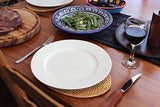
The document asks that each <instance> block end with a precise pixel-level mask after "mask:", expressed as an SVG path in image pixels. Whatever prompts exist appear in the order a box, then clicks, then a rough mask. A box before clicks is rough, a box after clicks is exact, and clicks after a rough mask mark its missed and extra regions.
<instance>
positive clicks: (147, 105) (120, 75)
mask: <svg viewBox="0 0 160 107" xmlns="http://www.w3.org/2000/svg"><path fill="white" fill-rule="evenodd" d="M126 1H127V6H126V7H125V8H124V9H123V10H122V12H121V13H125V14H129V15H132V16H141V17H145V18H148V19H149V20H151V18H152V14H153V11H154V10H156V9H159V6H160V2H159V0H126ZM25 5H26V3H25V2H24V1H23V2H20V3H17V4H16V5H14V6H18V7H25ZM69 5H86V4H85V2H84V0H74V1H73V2H72V3H71V4H69ZM54 12H55V11H52V12H47V14H48V15H49V16H39V17H40V20H41V30H40V32H39V33H38V34H37V35H36V36H35V37H33V38H32V39H31V40H29V41H27V42H25V43H22V44H20V45H16V46H13V47H7V48H2V51H3V53H4V54H5V56H6V58H7V60H8V62H9V63H10V65H11V66H12V67H13V68H14V69H16V70H18V71H19V72H21V73H22V74H23V75H25V76H26V77H27V78H29V79H30V80H31V81H32V82H34V83H35V84H36V85H37V86H38V87H40V88H41V89H42V90H44V91H45V92H46V93H47V94H49V95H50V96H51V97H53V98H55V99H56V100H58V101H60V102H65V103H66V104H68V105H71V106H74V107H94V106H96V105H98V104H100V103H102V102H104V101H105V99H106V98H107V97H108V96H109V95H110V94H111V93H112V92H113V91H114V90H116V89H120V88H121V86H122V85H123V84H124V83H125V82H126V81H127V80H128V79H130V78H131V77H132V76H133V75H135V74H138V73H142V76H141V78H140V79H139V80H138V81H137V82H136V83H135V84H134V85H133V86H132V88H130V89H129V90H128V91H127V92H126V93H125V94H124V95H123V97H122V99H121V100H120V101H119V103H118V104H117V107H128V106H129V107H158V106H159V105H160V101H159V99H160V83H159V81H160V66H158V65H155V64H153V63H150V62H148V61H146V60H142V59H139V58H138V60H139V61H140V67H139V68H137V69H127V68H125V67H123V66H122V64H121V61H122V59H123V58H124V57H125V56H128V54H126V53H124V52H122V51H119V50H116V49H113V48H111V47H108V46H105V45H102V44H99V43H97V42H94V41H91V40H88V39H86V38H84V37H80V36H76V35H74V34H69V33H65V32H62V31H60V30H59V29H57V28H55V27H54V26H53V25H52V23H51V16H52V14H53V13H54ZM51 34H53V35H55V36H56V39H55V41H58V40H64V39H80V40H86V41H90V42H92V43H95V44H97V45H99V46H100V47H102V48H103V49H104V50H105V51H106V52H108V53H109V55H110V57H111V60H112V69H111V72H110V75H111V78H112V85H111V89H110V90H109V91H108V92H107V93H105V94H104V95H101V96H98V97H94V98H86V99H80V98H73V97H69V96H65V95H63V94H60V93H57V92H55V91H52V90H50V89H49V88H47V87H46V86H45V85H42V83H40V82H39V81H38V80H37V79H36V78H35V77H34V76H33V74H32V72H31V68H30V62H31V59H32V56H31V57H29V58H28V59H26V60H25V61H23V62H22V63H20V64H15V63H14V62H15V61H16V60H17V59H19V58H21V57H22V56H24V55H26V54H27V53H28V52H30V51H31V50H33V49H34V48H36V47H37V46H39V45H41V44H42V43H43V42H44V41H45V40H46V39H47V38H48V37H49V36H50V35H51Z"/></svg>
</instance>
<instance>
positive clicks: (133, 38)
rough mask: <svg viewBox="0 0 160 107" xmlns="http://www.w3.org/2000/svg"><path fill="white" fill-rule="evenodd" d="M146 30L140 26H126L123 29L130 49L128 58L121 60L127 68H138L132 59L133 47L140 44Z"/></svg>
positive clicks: (136, 62) (137, 64)
mask: <svg viewBox="0 0 160 107" xmlns="http://www.w3.org/2000/svg"><path fill="white" fill-rule="evenodd" d="M146 35H147V32H146V30H145V29H144V28H142V27H141V26H133V25H131V26H128V27H127V28H126V29H125V33H124V36H125V37H126V38H127V39H128V41H129V43H130V44H131V47H132V50H131V53H130V56H129V58H127V59H125V60H123V62H122V64H123V66H125V67H127V68H138V66H139V63H138V61H136V60H135V59H134V53H135V47H136V46H138V45H139V44H141V43H142V42H143V40H144V38H145V37H146Z"/></svg>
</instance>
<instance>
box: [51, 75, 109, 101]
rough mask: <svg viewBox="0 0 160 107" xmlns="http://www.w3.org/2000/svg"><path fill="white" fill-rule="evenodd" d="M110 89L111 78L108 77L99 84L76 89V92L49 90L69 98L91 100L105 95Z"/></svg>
mask: <svg viewBox="0 0 160 107" xmlns="http://www.w3.org/2000/svg"><path fill="white" fill-rule="evenodd" d="M110 87H111V76H110V75H108V76H107V77H106V78H105V79H104V80H103V81H101V82H100V83H98V84H96V85H94V86H91V87H88V88H83V89H76V90H63V89H56V88H51V87H50V88H51V89H53V90H54V91H57V92H59V93H61V94H64V95H67V96H71V97H77V98H91V97H95V96H99V95H102V94H104V93H106V92H107V91H108V90H109V89H110Z"/></svg>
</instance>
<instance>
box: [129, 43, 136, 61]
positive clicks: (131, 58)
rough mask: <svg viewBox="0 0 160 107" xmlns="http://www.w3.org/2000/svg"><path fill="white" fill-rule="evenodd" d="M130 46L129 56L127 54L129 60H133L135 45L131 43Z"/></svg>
mask: <svg viewBox="0 0 160 107" xmlns="http://www.w3.org/2000/svg"><path fill="white" fill-rule="evenodd" d="M131 47H132V50H131V53H130V56H129V60H130V61H133V60H134V53H135V47H136V45H133V44H131Z"/></svg>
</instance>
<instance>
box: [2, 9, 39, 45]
mask: <svg viewBox="0 0 160 107" xmlns="http://www.w3.org/2000/svg"><path fill="white" fill-rule="evenodd" d="M12 9H13V10H15V11H17V12H18V13H19V14H20V16H21V18H22V25H21V26H20V27H18V29H16V30H14V31H11V32H9V33H7V34H5V35H2V36H0V47H8V46H14V45H17V44H20V43H23V42H25V41H27V40H29V39H31V38H32V37H34V36H35V35H36V34H37V33H38V32H39V31H40V18H39V16H38V15H37V14H36V13H34V12H32V11H31V10H28V9H25V8H20V7H14V8H12Z"/></svg>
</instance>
